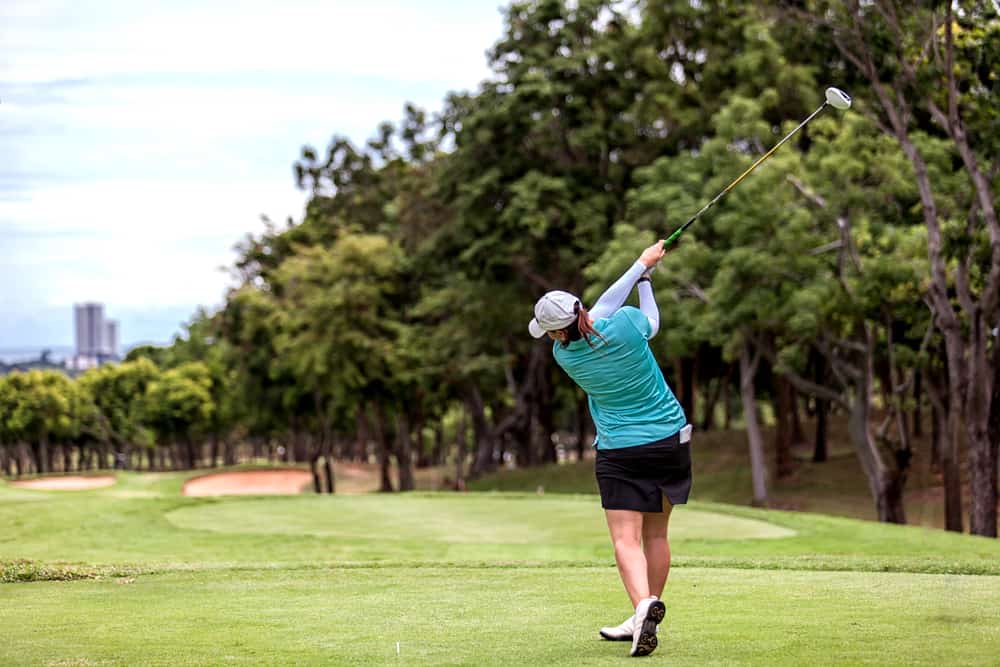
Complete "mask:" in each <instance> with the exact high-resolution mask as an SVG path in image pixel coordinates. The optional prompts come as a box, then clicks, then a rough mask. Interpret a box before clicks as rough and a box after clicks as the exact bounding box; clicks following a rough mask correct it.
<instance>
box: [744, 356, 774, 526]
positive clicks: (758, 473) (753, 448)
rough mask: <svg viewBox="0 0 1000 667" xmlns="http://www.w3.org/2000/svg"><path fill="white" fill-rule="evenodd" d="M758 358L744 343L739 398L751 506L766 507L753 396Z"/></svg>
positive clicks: (764, 471)
mask: <svg viewBox="0 0 1000 667" xmlns="http://www.w3.org/2000/svg"><path fill="white" fill-rule="evenodd" d="M757 362H758V358H753V357H752V352H751V349H750V343H749V342H745V343H744V344H743V349H742V351H741V352H740V398H741V399H742V401H743V417H744V420H745V421H746V427H747V442H748V444H749V446H750V474H751V477H752V479H753V504H754V505H756V506H758V507H764V506H766V505H767V502H768V498H767V464H766V463H765V462H764V439H763V436H762V435H761V431H760V424H759V423H758V421H757V399H756V396H755V394H754V376H755V374H756V372H757Z"/></svg>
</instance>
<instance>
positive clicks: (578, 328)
mask: <svg viewBox="0 0 1000 667" xmlns="http://www.w3.org/2000/svg"><path fill="white" fill-rule="evenodd" d="M573 312H574V313H575V314H576V322H573V324H571V325H569V326H568V327H566V329H564V331H566V336H567V338H566V341H564V342H563V347H566V346H568V345H569V344H570V343H572V342H574V341H578V340H580V339H581V338H583V339H584V340H585V341H587V345H589V346H590V347H591V348H593V347H594V343H593V341H591V337H596V338H600V339H601V340H604V336H602V335H601V332H599V331H598V330H597V329H595V328H594V325H592V324H591V323H590V313H589V312H587V309H586V308H584V307H583V306H581V305H580V302H579V301H577V302H576V303H575V304H573Z"/></svg>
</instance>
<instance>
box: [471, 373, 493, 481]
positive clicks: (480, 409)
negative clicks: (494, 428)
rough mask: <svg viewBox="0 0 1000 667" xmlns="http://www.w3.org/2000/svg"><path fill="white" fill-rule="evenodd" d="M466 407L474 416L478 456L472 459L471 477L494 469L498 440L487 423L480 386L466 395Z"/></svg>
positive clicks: (473, 429) (473, 428) (473, 388)
mask: <svg viewBox="0 0 1000 667" xmlns="http://www.w3.org/2000/svg"><path fill="white" fill-rule="evenodd" d="M465 408H466V410H467V411H468V414H469V416H470V417H472V432H473V434H474V442H475V447H476V449H475V451H476V456H475V458H474V459H473V461H472V470H470V471H469V476H470V477H478V476H479V475H482V474H483V473H485V472H488V471H490V470H493V469H494V468H495V467H496V462H495V461H494V460H493V453H494V449H495V448H496V441H495V440H494V439H493V434H492V433H491V432H490V428H489V425H488V424H487V423H486V413H485V408H484V406H483V397H482V395H481V394H480V393H479V389H478V387H472V389H471V390H470V391H468V392H467V393H466V395H465Z"/></svg>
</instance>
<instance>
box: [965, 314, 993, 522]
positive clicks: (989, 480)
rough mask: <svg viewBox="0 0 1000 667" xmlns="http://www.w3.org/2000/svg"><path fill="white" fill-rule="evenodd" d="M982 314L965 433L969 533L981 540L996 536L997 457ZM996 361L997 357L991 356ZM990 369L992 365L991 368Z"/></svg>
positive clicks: (976, 324) (974, 336) (974, 341)
mask: <svg viewBox="0 0 1000 667" xmlns="http://www.w3.org/2000/svg"><path fill="white" fill-rule="evenodd" d="M984 326H985V322H983V320H982V314H978V315H977V316H976V317H975V318H974V319H973V326H972V331H971V332H970V334H969V337H970V339H971V344H970V345H969V347H970V348H971V349H970V351H971V356H970V359H969V391H968V396H967V400H966V403H965V415H964V416H965V420H964V421H965V433H966V442H967V443H968V448H969V487H970V488H969V491H970V495H971V501H970V503H969V532H970V533H972V534H973V535H982V536H984V537H996V536H997V486H996V478H997V457H996V449H995V446H994V443H993V442H991V441H990V434H989V423H990V412H991V409H990V403H991V401H992V398H993V393H994V389H993V387H992V385H993V382H994V378H995V376H996V374H997V371H996V369H995V364H990V363H989V361H990V359H989V356H988V355H987V349H986V346H987V339H986V334H985V332H983V331H982V329H983V328H984ZM993 357H994V359H993V361H994V362H995V361H996V360H997V355H996V354H994V355H993ZM991 366H993V367H992V368H991Z"/></svg>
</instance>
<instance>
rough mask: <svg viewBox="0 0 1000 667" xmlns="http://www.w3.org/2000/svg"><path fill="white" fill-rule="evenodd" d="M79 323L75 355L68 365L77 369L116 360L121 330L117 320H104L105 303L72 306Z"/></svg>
mask: <svg viewBox="0 0 1000 667" xmlns="http://www.w3.org/2000/svg"><path fill="white" fill-rule="evenodd" d="M73 311H74V315H75V318H74V319H75V324H76V354H75V355H74V356H73V357H72V358H71V359H68V360H67V362H66V365H67V366H68V367H70V368H73V369H76V370H86V369H88V368H94V367H96V366H100V365H101V364H102V363H104V362H106V361H117V360H118V358H119V356H118V343H119V331H118V321H117V320H106V319H104V304H103V303H78V304H76V305H75V306H74V307H73Z"/></svg>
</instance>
